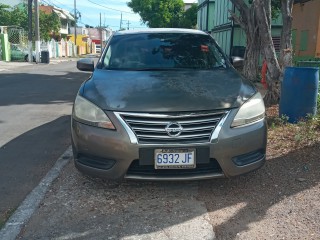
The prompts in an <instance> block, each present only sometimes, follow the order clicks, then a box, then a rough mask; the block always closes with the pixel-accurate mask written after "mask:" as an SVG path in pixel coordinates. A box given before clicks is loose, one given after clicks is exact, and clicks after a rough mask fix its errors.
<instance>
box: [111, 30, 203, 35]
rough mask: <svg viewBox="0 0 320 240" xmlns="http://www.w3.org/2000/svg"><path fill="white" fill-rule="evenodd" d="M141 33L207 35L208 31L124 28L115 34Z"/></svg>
mask: <svg viewBox="0 0 320 240" xmlns="http://www.w3.org/2000/svg"><path fill="white" fill-rule="evenodd" d="M139 33H188V34H201V35H207V33H205V32H203V31H200V30H195V29H184V28H146V29H143V30H124V31H118V32H115V33H114V35H127V34H139Z"/></svg>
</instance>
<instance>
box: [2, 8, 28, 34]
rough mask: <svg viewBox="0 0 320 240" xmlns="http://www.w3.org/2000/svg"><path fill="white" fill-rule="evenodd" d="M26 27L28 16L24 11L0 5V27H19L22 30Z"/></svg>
mask: <svg viewBox="0 0 320 240" xmlns="http://www.w3.org/2000/svg"><path fill="white" fill-rule="evenodd" d="M27 25H28V15H27V12H26V11H25V10H24V9H21V8H18V7H14V8H10V6H7V5H4V4H0V26H19V27H22V28H24V27H25V26H27Z"/></svg>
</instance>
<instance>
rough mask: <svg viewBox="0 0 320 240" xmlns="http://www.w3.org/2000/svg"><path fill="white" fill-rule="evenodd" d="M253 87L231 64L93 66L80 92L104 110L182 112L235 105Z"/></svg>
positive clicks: (249, 92)
mask: <svg viewBox="0 0 320 240" xmlns="http://www.w3.org/2000/svg"><path fill="white" fill-rule="evenodd" d="M255 92H256V89H255V88H254V86H253V85H252V84H251V83H250V82H249V81H246V80H244V79H243V78H241V77H240V75H239V74H238V73H237V72H236V71H235V70H234V69H233V68H226V69H216V70H203V71H192V70H186V71H185V70H177V71H172V70H169V71H119V70H101V69H96V70H95V71H94V73H93V74H92V76H91V78H90V79H89V80H88V81H87V82H85V84H84V85H83V86H82V89H81V90H80V95H82V96H83V97H85V98H86V99H88V100H89V101H91V102H93V103H94V104H96V105H97V106H99V107H100V108H102V109H103V110H110V111H130V112H181V111H206V110H215V109H228V108H236V107H239V106H240V105H241V104H243V102H244V101H246V100H247V99H248V98H250V97H251V96H252V95H253V94H254V93H255Z"/></svg>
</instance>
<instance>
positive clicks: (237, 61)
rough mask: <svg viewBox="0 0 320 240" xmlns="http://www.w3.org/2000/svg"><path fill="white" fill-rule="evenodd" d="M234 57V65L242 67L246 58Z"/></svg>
mask: <svg viewBox="0 0 320 240" xmlns="http://www.w3.org/2000/svg"><path fill="white" fill-rule="evenodd" d="M231 59H232V61H231V62H232V65H233V66H234V67H235V68H242V67H243V65H244V59H243V58H242V57H234V56H233V57H231Z"/></svg>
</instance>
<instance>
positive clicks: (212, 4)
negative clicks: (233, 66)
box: [197, 0, 282, 57]
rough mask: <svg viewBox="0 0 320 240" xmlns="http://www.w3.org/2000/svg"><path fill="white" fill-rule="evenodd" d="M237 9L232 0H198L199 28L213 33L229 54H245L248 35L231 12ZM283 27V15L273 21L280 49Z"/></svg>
mask: <svg viewBox="0 0 320 240" xmlns="http://www.w3.org/2000/svg"><path fill="white" fill-rule="evenodd" d="M229 11H232V12H236V11H237V10H236V9H235V7H234V6H233V4H232V2H231V1H230V0H198V23H197V25H198V28H199V29H200V30H203V31H206V32H209V33H211V35H212V36H213V37H214V38H215V40H216V41H217V42H218V43H219V45H220V47H221V48H222V49H223V50H224V52H225V53H226V54H227V55H228V56H240V57H243V56H244V52H245V46H246V35H245V32H244V31H243V30H242V29H241V27H240V26H239V25H238V24H236V23H235V22H234V21H233V20H232V19H230V12H229ZM281 29H282V20H281V16H279V17H278V19H276V20H273V21H272V38H273V42H274V45H275V49H276V51H277V52H279V51H280V36H281Z"/></svg>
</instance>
